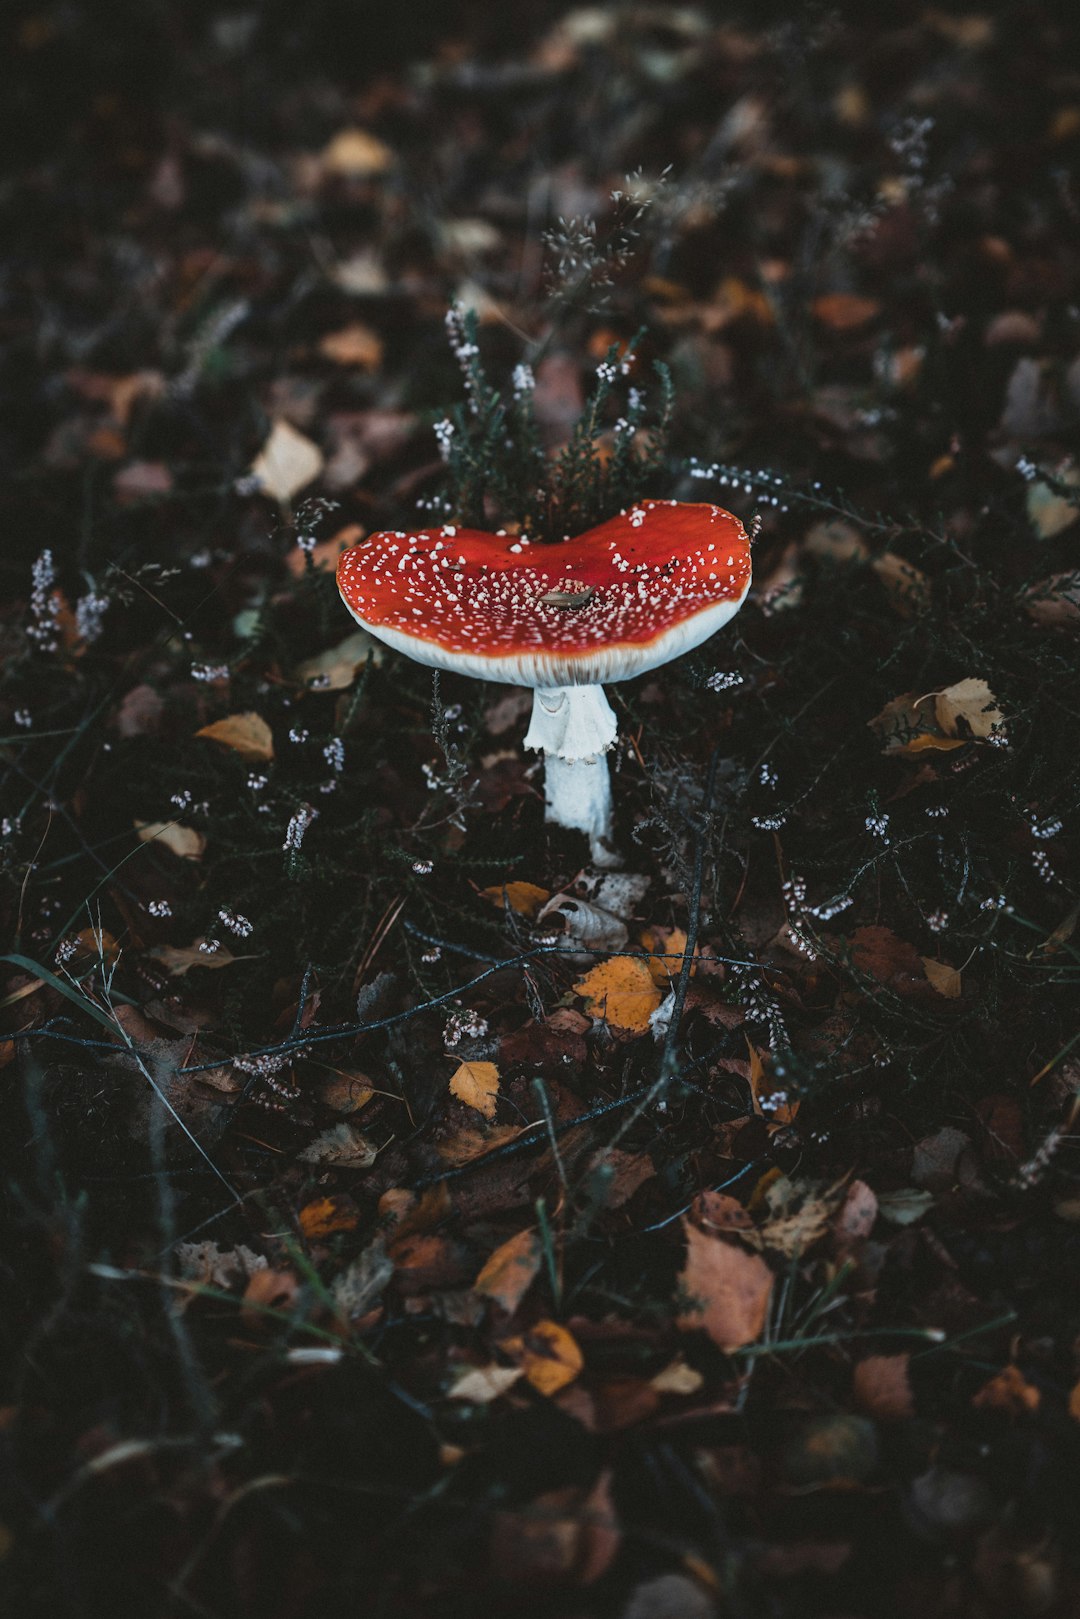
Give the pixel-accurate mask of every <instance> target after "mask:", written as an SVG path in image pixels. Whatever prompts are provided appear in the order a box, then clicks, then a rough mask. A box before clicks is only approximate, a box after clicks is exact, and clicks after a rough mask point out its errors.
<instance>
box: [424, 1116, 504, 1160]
mask: <svg viewBox="0 0 1080 1619" xmlns="http://www.w3.org/2000/svg"><path fill="white" fill-rule="evenodd" d="M522 1128H523V1126H521V1125H519V1124H496V1125H495V1126H493V1128H492V1129H490V1130H486V1129H483V1128H479V1129H476V1130H457V1131H455V1132H454V1134H453V1135H452V1136H447V1137H446V1138H445V1139H444V1140H442V1141H440V1142H438V1144H437V1151H438V1154H439V1157H440V1158H441V1159H442V1160H443V1162H444V1163H446V1164H452V1165H455V1166H456V1165H458V1164H468V1163H471V1161H472V1160H473V1159H474V1158H482V1157H483V1156H484V1154H485V1153H486V1152H493V1151H494V1150H495V1148H496V1147H505V1146H506V1145H507V1143H508V1142H511V1141H515V1140H516V1139H517V1137H518V1136H519V1135H520V1134H521V1132H522Z"/></svg>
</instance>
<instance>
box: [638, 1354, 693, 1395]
mask: <svg viewBox="0 0 1080 1619" xmlns="http://www.w3.org/2000/svg"><path fill="white" fill-rule="evenodd" d="M650 1381H651V1383H652V1386H653V1388H654V1389H655V1390H656V1392H657V1394H696V1393H697V1392H698V1390H699V1389H700V1388H701V1387H702V1385H703V1384H704V1382H705V1379H704V1378H703V1377H702V1375H701V1373H700V1372H699V1371H696V1370H695V1369H694V1367H693V1366H688V1365H687V1364H686V1362H685V1361H684V1360H683V1358H682V1356H681V1355H677V1356H676V1357H675V1359H674V1360H673V1361H671V1362H670V1364H669V1365H667V1366H665V1367H664V1369H663V1371H662V1372H657V1374H656V1376H655V1377H654V1378H651V1379H650Z"/></svg>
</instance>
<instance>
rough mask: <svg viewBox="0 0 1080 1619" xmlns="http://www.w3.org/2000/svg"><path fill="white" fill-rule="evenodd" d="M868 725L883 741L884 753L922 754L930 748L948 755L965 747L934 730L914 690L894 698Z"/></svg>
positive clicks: (957, 739)
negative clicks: (953, 749)
mask: <svg viewBox="0 0 1080 1619" xmlns="http://www.w3.org/2000/svg"><path fill="white" fill-rule="evenodd" d="M867 723H868V725H869V726H870V729H871V730H872V731H875V732H876V733H877V735H878V736H879V737H880V738H881V739H882V741H883V742H884V744H885V746H884V747H883V748H882V750H881V751H882V753H922V752H923V751H924V750H925V749H927V748H938V749H941V750H943V751H945V752H948V751H949V750H950V749H951V748H962V747H963V745H964V743H963V740H962V739H960V738H957V737H952V736H944V735H943V734H942V732H941V731H939V730H937V729H936V728H935V727H934V725H933V719H932V716H931V714H930V713H929V712H928V710H927V709H926V707H925V705H924V704H923V705H922V706H921V700H920V698H919V697H918V696H917V695H916V693H915V692H913V691H906V692H902V693H901V695H900V696H899V697H894V698H893V699H892V701H891V702H888V703H886V704H885V707H884V708H883V709H882V710H881V713H880V714H875V715H874V718H873V719H872V720H869V721H868V722H867Z"/></svg>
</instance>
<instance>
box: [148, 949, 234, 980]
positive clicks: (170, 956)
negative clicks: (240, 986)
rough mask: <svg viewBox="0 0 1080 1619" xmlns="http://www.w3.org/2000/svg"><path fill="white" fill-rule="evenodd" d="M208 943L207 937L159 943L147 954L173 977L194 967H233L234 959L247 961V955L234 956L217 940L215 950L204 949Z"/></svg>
mask: <svg viewBox="0 0 1080 1619" xmlns="http://www.w3.org/2000/svg"><path fill="white" fill-rule="evenodd" d="M205 943H207V941H206V940H205V939H195V940H194V941H193V942H192V943H191V944H180V945H173V944H157V945H155V946H154V948H153V949H152V950H149V951H147V954H148V955H149V956H150V957H151V958H152V959H153V960H154V961H160V962H161V965H162V966H163V967H164V968H165V970H166V972H168V973H169V974H170V975H171V976H172V977H173V978H183V976H184V974H185V973H188V972H190V971H191V969H192V967H209V968H211V969H214V968H218V967H231V966H232V964H233V962H234V961H246V960H248V959H249V958H248V957H246V956H234V955H233V953H232V951H231V950H229V949H228V948H227V947H226V946H225V945H223V944H218V943H217V942H216V941H215V944H214V948H213V950H204V949H202V946H203V945H204V944H205Z"/></svg>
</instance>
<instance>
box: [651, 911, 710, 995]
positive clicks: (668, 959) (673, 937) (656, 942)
mask: <svg viewBox="0 0 1080 1619" xmlns="http://www.w3.org/2000/svg"><path fill="white" fill-rule="evenodd" d="M640 942H641V944H642V945H643V946H644V947H645V949H646V950H648V951H649V952H650V955H649V960H648V963H647V965H648V968H649V971H650V973H651V974H652V977H653V983H654V984H656V986H657V987H658V989H659V990H660V991H661V993H662V994H664V995H666V994H667V992H668V990H669V989H670V988H671V980H672V979H673V978H678V976H679V974H680V973H681V972H682V968H683V957H684V956H685V955H686V944H687V940H686V933H685V931H684V930H683V929H682V928H660V927H654V928H645V930H644V931H643V932H642V933H641V935H640ZM696 953H697V952H696V950H695V955H696ZM696 971H697V968H696V967H691V969H690V974H691V977H693V975H694V973H695V972H696Z"/></svg>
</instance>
